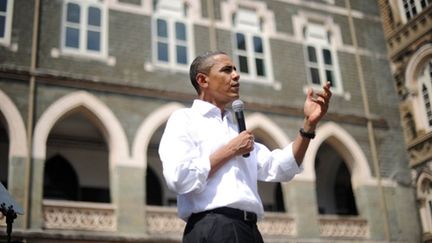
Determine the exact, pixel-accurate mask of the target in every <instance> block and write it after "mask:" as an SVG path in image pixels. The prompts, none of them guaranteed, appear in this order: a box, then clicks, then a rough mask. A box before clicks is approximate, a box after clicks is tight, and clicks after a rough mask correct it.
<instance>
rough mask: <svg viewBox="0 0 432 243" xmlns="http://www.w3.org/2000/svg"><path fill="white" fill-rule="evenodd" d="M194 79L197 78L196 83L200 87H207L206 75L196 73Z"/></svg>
mask: <svg viewBox="0 0 432 243" xmlns="http://www.w3.org/2000/svg"><path fill="white" fill-rule="evenodd" d="M196 80H197V83H198V85H199V86H200V87H201V89H203V88H207V87H208V77H207V75H205V74H203V73H198V74H197V76H196Z"/></svg>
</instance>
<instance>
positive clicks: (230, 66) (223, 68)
mask: <svg viewBox="0 0 432 243" xmlns="http://www.w3.org/2000/svg"><path fill="white" fill-rule="evenodd" d="M227 68H229V69H231V70H235V71H237V68H236V66H234V65H225V66H222V67H221V68H220V69H219V71H223V70H225V69H227Z"/></svg>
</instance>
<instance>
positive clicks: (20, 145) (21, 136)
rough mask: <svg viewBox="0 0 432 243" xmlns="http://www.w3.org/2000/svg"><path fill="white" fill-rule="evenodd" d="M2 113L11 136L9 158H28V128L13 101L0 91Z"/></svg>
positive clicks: (0, 110)
mask: <svg viewBox="0 0 432 243" xmlns="http://www.w3.org/2000/svg"><path fill="white" fill-rule="evenodd" d="M0 112H1V113H2V114H3V115H4V117H5V119H6V123H7V124H5V126H7V129H8V134H9V158H11V157H27V156H28V146H27V137H26V134H27V133H26V128H25V126H24V121H23V119H22V117H21V114H20V113H19V111H18V108H17V107H16V106H15V104H14V103H13V102H12V100H11V99H10V98H9V97H8V96H7V95H6V94H5V93H4V92H3V91H2V90H0Z"/></svg>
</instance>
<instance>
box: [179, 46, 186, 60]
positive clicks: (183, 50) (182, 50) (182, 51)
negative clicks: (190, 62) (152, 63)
mask: <svg viewBox="0 0 432 243" xmlns="http://www.w3.org/2000/svg"><path fill="white" fill-rule="evenodd" d="M177 63H180V64H187V48H186V47H185V46H177Z"/></svg>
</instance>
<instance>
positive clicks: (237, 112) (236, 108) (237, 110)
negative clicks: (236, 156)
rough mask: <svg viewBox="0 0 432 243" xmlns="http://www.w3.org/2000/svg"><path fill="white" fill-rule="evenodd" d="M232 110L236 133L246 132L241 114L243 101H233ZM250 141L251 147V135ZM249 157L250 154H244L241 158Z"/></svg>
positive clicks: (252, 139) (252, 140)
mask: <svg viewBox="0 0 432 243" xmlns="http://www.w3.org/2000/svg"><path fill="white" fill-rule="evenodd" d="M232 109H233V111H234V113H235V117H236V119H237V125H238V132H239V133H241V132H243V131H245V130H246V123H245V119H244V114H243V109H244V104H243V101H241V100H235V101H234V102H233V103H232ZM250 141H251V142H252V145H253V142H254V137H253V135H252V134H251V136H250ZM249 155H250V153H246V154H243V157H244V158H247V157H249Z"/></svg>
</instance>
